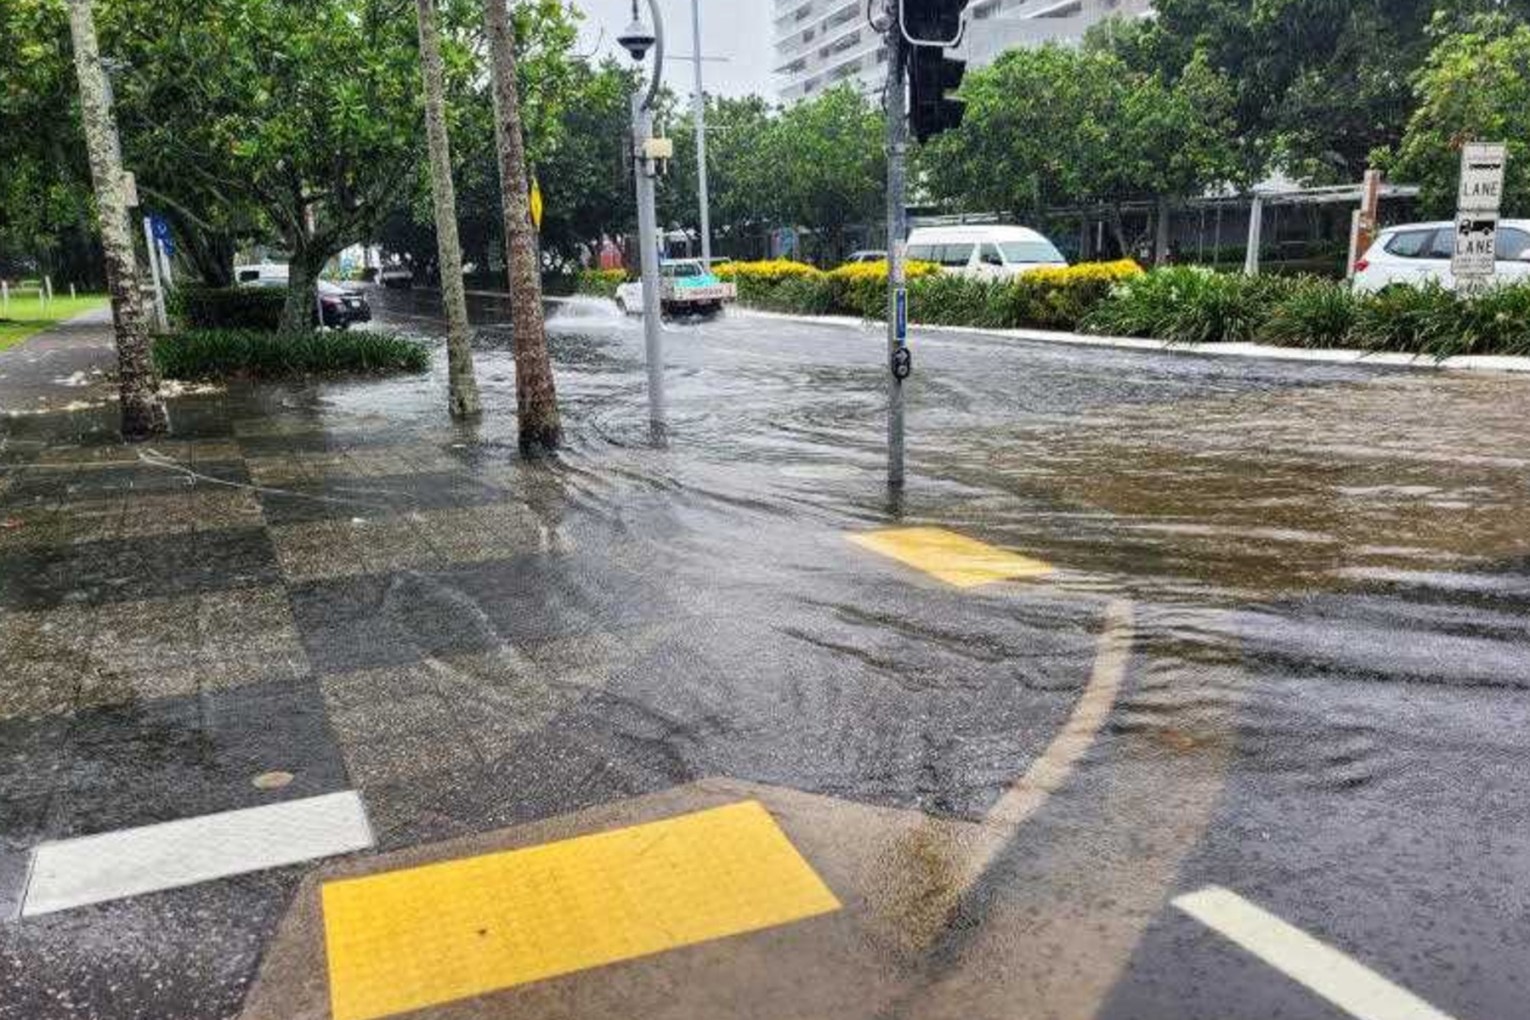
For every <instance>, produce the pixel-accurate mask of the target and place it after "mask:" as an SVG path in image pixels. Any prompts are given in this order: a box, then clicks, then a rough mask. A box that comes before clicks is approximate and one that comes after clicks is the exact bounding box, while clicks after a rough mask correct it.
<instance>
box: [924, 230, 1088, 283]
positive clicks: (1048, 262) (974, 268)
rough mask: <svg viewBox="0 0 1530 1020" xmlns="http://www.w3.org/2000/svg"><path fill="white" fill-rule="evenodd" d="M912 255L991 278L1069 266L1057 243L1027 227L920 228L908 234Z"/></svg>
mask: <svg viewBox="0 0 1530 1020" xmlns="http://www.w3.org/2000/svg"><path fill="white" fill-rule="evenodd" d="M908 258H909V259H911V260H914V261H917V262H935V263H938V264H939V265H940V266H941V267H942V268H943V269H944V270H945V271H946V272H948V273H961V274H962V275H964V276H974V277H977V278H979V279H990V280H1008V279H1013V278H1014V277H1016V276H1019V275H1020V274H1022V273H1028V272H1030V271H1032V270H1034V269H1063V268H1066V267H1067V265H1068V260H1067V259H1066V258H1064V257H1063V254H1062V252H1060V251H1058V250H1057V245H1055V244H1053V243H1052V242H1051V241H1049V240H1047V239H1046V237H1045V236H1043V235H1042V234H1038V233H1037V232H1036V231H1034V230H1031V229H1029V228H1027V227H1001V226H966V227H920V228H918V229H916V230H915V231H914V232H913V233H912V234H910V235H909V237H908Z"/></svg>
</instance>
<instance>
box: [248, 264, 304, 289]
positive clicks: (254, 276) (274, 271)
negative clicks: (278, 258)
mask: <svg viewBox="0 0 1530 1020" xmlns="http://www.w3.org/2000/svg"><path fill="white" fill-rule="evenodd" d="M291 275H292V270H291V268H290V267H289V266H288V265H287V264H286V263H285V262H262V263H261V264H259V265H255V266H235V267H234V283H235V284H237V285H238V286H240V287H285V286H287V280H288V279H289V278H290V276H291Z"/></svg>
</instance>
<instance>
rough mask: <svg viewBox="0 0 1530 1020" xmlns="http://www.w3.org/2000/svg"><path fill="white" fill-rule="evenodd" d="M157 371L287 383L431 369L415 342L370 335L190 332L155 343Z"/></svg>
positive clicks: (195, 377)
mask: <svg viewBox="0 0 1530 1020" xmlns="http://www.w3.org/2000/svg"><path fill="white" fill-rule="evenodd" d="M154 365H155V367H156V368H158V369H159V372H160V374H161V375H163V376H164V377H165V378H167V379H181V380H187V381H191V380H207V379H230V378H249V379H281V378H290V377H293V376H308V375H337V374H348V373H372V374H378V373H385V372H423V371H425V370H426V369H427V368H429V367H430V352H429V351H428V350H427V349H426V348H425V347H424V345H422V344H419V343H416V342H415V341H413V340H405V339H403V338H401V337H397V336H394V335H392V334H391V333H373V332H367V331H364V330H346V331H344V332H334V331H324V332H321V331H317V330H315V331H310V332H305V333H268V332H264V331H259V330H236V329H189V330H183V331H181V332H178V333H172V334H170V335H169V336H165V337H161V338H159V339H158V340H156V341H155V342H154Z"/></svg>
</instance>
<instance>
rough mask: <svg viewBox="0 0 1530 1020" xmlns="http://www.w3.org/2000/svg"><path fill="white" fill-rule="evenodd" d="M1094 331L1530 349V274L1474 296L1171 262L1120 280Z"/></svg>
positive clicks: (1219, 339) (1391, 346)
mask: <svg viewBox="0 0 1530 1020" xmlns="http://www.w3.org/2000/svg"><path fill="white" fill-rule="evenodd" d="M1083 328H1084V329H1085V331H1087V332H1093V333H1105V334H1112V335H1116V336H1137V337H1148V338H1152V339H1156V340H1168V341H1170V342H1173V343H1224V342H1230V341H1245V342H1247V341H1252V342H1258V343H1264V344H1272V345H1275V346H1282V347H1307V348H1334V347H1343V348H1352V349H1358V350H1368V351H1395V352H1401V353H1405V354H1422V355H1427V356H1431V357H1436V358H1441V359H1443V358H1448V357H1452V356H1455V355H1459V354H1520V355H1525V354H1530V283H1520V284H1514V285H1508V286H1502V287H1497V288H1494V289H1492V290H1490V291H1488V292H1486V293H1484V294H1481V295H1477V296H1474V297H1466V296H1463V295H1461V294H1457V293H1456V292H1454V291H1451V290H1447V289H1445V288H1444V287H1441V286H1440V285H1439V284H1437V283H1432V284H1429V285H1427V286H1424V287H1407V286H1396V287H1389V288H1388V289H1387V290H1385V291H1383V292H1382V293H1380V294H1355V293H1354V292H1353V290H1352V289H1351V288H1350V286H1349V285H1348V284H1347V283H1344V282H1335V281H1330V280H1326V279H1321V278H1318V277H1312V276H1308V277H1295V278H1291V277H1267V276H1255V277H1250V276H1243V275H1241V274H1231V273H1214V272H1211V271H1210V270H1206V269H1189V268H1179V269H1162V270H1157V271H1155V272H1152V273H1148V274H1146V275H1145V276H1143V277H1142V278H1141V279H1138V280H1132V281H1128V282H1125V283H1123V284H1121V285H1120V286H1118V287H1116V288H1114V289H1113V290H1112V291H1111V292H1110V294H1109V295H1107V297H1106V298H1105V299H1104V300H1103V301H1101V302H1100V303H1099V304H1098V305H1096V306H1095V308H1094V309H1093V310H1092V311H1091V312H1090V313H1089V314H1088V315H1087V316H1085V319H1084V322H1083Z"/></svg>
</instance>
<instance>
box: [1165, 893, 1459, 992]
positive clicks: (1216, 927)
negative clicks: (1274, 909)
mask: <svg viewBox="0 0 1530 1020" xmlns="http://www.w3.org/2000/svg"><path fill="white" fill-rule="evenodd" d="M1174 906H1176V907H1178V908H1179V909H1180V910H1183V911H1184V912H1185V913H1187V914H1189V915H1190V916H1191V917H1193V918H1195V919H1196V920H1197V921H1200V922H1201V923H1202V924H1204V925H1205V926H1206V927H1208V928H1210V929H1212V930H1213V931H1215V932H1217V933H1218V934H1220V935H1222V936H1224V937H1226V938H1228V939H1230V940H1232V941H1233V942H1236V943H1237V944H1238V945H1239V946H1242V947H1243V948H1244V949H1246V950H1247V951H1248V952H1250V953H1252V954H1253V955H1255V956H1257V957H1258V958H1259V959H1261V960H1263V961H1264V962H1265V963H1267V964H1269V965H1270V966H1271V967H1274V968H1275V969H1276V970H1278V971H1280V972H1281V973H1282V974H1284V975H1285V976H1286V977H1288V978H1290V979H1291V980H1293V981H1295V982H1297V983H1298V984H1301V985H1303V986H1305V987H1306V988H1308V989H1309V990H1311V991H1313V992H1316V993H1317V994H1318V995H1320V996H1322V997H1323V998H1324V999H1327V1000H1328V1001H1329V1002H1331V1003H1333V1004H1334V1005H1335V1006H1338V1007H1339V1008H1340V1009H1342V1010H1344V1011H1345V1012H1346V1013H1348V1014H1349V1015H1350V1016H1353V1017H1356V1018H1357V1020H1451V1018H1450V1017H1449V1016H1448V1015H1446V1014H1444V1013H1441V1012H1440V1011H1439V1010H1437V1009H1435V1008H1434V1007H1433V1006H1431V1005H1429V1003H1427V1002H1425V1001H1424V1000H1423V999H1420V998H1419V997H1418V996H1416V995H1414V994H1413V993H1412V992H1410V991H1408V990H1407V989H1405V988H1400V987H1398V986H1397V985H1394V984H1393V983H1392V982H1390V981H1388V980H1387V979H1386V978H1384V977H1382V976H1381V975H1380V974H1377V973H1376V972H1375V971H1373V970H1371V969H1369V968H1368V967H1366V966H1364V965H1363V964H1360V963H1357V962H1356V961H1354V960H1352V959H1350V958H1349V957H1347V956H1345V955H1344V954H1343V953H1341V952H1339V951H1338V950H1337V949H1334V948H1332V947H1331V946H1328V945H1325V944H1324V943H1322V942H1319V941H1318V940H1317V939H1315V938H1313V937H1312V936H1311V935H1308V934H1307V933H1306V932H1304V931H1302V930H1301V929H1300V928H1296V927H1293V926H1292V925H1289V924H1287V923H1286V922H1285V921H1282V920H1281V919H1280V918H1278V917H1276V916H1275V915H1274V914H1271V913H1270V912H1268V911H1266V910H1262V909H1261V908H1259V907H1256V906H1255V905H1254V904H1252V903H1250V902H1249V901H1248V900H1245V899H1244V898H1243V897H1241V896H1239V895H1238V894H1237V893H1235V892H1232V891H1230V890H1228V889H1222V888H1218V887H1216V886H1212V887H1210V888H1207V889H1202V890H1201V891H1200V892H1195V893H1190V894H1189V895H1186V896H1181V897H1179V898H1178V899H1176V900H1175V901H1174Z"/></svg>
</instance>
